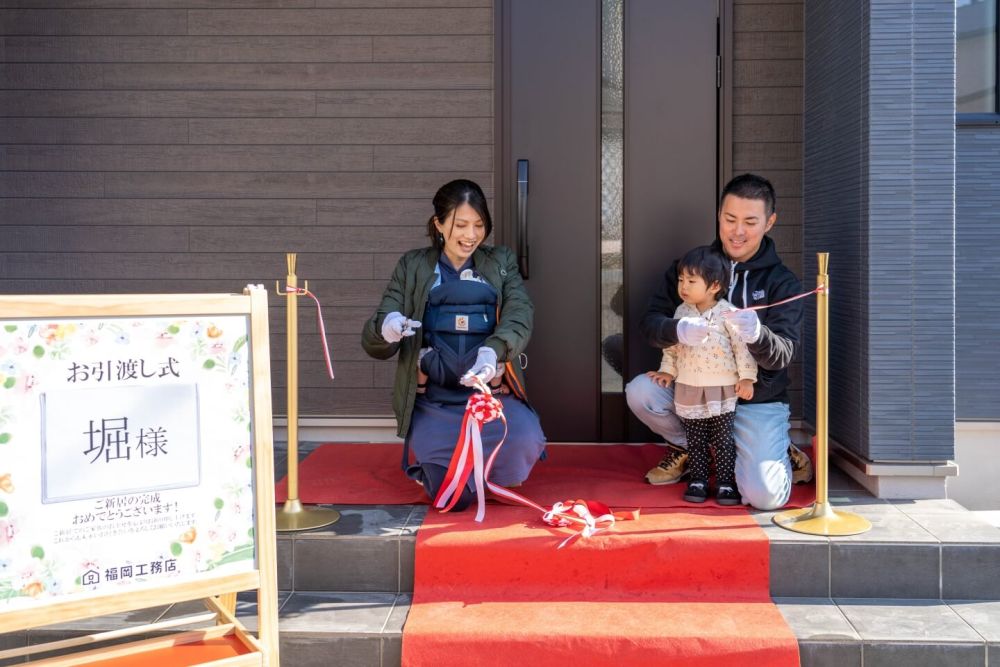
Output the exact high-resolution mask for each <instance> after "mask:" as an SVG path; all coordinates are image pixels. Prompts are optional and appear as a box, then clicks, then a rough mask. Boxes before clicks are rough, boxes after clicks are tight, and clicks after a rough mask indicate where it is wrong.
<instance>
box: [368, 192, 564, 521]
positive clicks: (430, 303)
mask: <svg viewBox="0 0 1000 667" xmlns="http://www.w3.org/2000/svg"><path fill="white" fill-rule="evenodd" d="M433 204H434V215H433V216H431V218H430V220H428V221H427V233H428V235H429V236H430V239H431V245H430V247H427V248H421V249H418V250H411V251H409V252H407V253H406V254H404V255H403V256H402V257H401V258H400V259H399V262H398V263H397V264H396V268H395V270H394V271H393V273H392V277H391V278H390V279H389V284H388V286H387V287H386V289H385V293H384V294H383V295H382V302H381V303H380V304H379V306H378V309H377V310H376V311H375V314H374V315H373V316H372V317H371V319H369V320H368V322H367V323H365V328H364V332H363V333H362V339H361V343H362V346H363V347H364V349H365V351H366V352H367V353H368V354H369V355H371V356H372V357H375V358H376V359H388V358H389V357H391V356H392V355H394V354H396V352H397V351H398V352H399V361H398V363H397V366H396V379H395V383H394V391H393V397H392V407H393V411H394V412H395V413H396V423H397V425H398V427H399V435H400V436H401V437H403V438H405V442H406V446H405V450H404V451H412V452H413V455H414V458H415V459H416V460H415V462H414V463H413V464H408V462H407V461H406V460H404V462H403V464H404V468H405V470H406V474H407V475H409V476H410V477H411V478H413V479H415V480H417V481H418V482H420V483H421V484H423V486H424V489H425V490H426V491H427V495H428V496H430V498H431V500H433V499H434V498H435V497H436V496H437V492H438V489H439V488H440V486H441V482H442V480H443V479H444V476H445V473H446V471H447V468H448V463H449V461H450V460H451V457H452V453H453V452H454V449H455V443H456V441H457V440H458V435H459V428H460V426H461V423H462V417H463V415H464V412H465V403H466V400H467V399H468V397H469V396H470V395H471V393H472V392H473V391H474V390H473V389H472V386H473V385H474V383H475V379H474V377H473V376H477V377H478V378H479V379H481V380H483V381H485V382H487V383H489V384H490V386H491V387H492V388H493V393H494V394H495V395H498V398H499V399H500V401H501V403H502V404H503V410H504V415H505V416H506V418H507V426H508V433H507V439H506V441H505V442H504V444H503V447H502V448H501V450H500V453H499V454H498V455H497V458H496V461H495V462H494V464H493V470H492V473H491V474H490V481H492V482H494V483H496V484H499V485H500V486H515V485H518V484H520V483H521V482H523V481H524V480H525V479H527V477H528V473H529V472H530V471H531V468H532V466H533V465H534V464H535V462H536V461H537V460H538V458H539V456H541V454H542V450H543V449H544V447H545V436H544V435H543V434H542V428H541V425H540V424H539V422H538V416H537V415H536V414H535V412H534V411H533V410H532V409H531V407H530V406H529V405H528V404H527V402H526V398H525V394H524V389H523V388H524V377H523V375H522V373H521V368H520V364H519V363H518V359H519V357H520V354H521V352H522V351H523V350H524V347H525V345H527V343H528V338H529V337H530V335H531V324H532V316H533V311H534V307H533V306H532V305H531V299H530V298H529V297H528V294H527V292H526V291H525V289H524V284H523V282H522V280H521V275H520V274H519V273H518V270H517V259H516V257H515V255H514V253H513V252H511V251H510V249H508V248H504V247H501V246H484V245H482V243H483V241H484V240H485V239H486V237H488V236H489V235H490V233H491V232H492V231H493V221H492V219H491V218H490V212H489V209H488V208H487V205H486V197H485V196H484V195H483V191H482V190H481V189H480V188H479V186H478V185H476V184H475V183H473V182H472V181H467V180H456V181H452V182H450V183H447V184H445V185H444V186H442V187H441V189H440V190H438V192H437V194H436V195H434V202H433ZM482 435H483V447H484V450H485V454H486V457H487V458H488V457H489V455H490V454H491V453H492V451H493V449H494V448H495V447H496V446H497V444H498V443H499V442H500V439H501V438H502V437H503V424H502V423H501V422H500V421H499V420H496V421H493V422H490V423H488V424H486V425H484V427H483V432H482ZM405 457H406V455H405V454H404V459H405ZM472 484H473V482H472V481H471V478H470V481H469V483H468V484H467V486H466V489H465V490H464V492H463V494H462V496H461V498H460V499H459V501H458V503H456V505H455V507H454V509H463V508H465V507H467V506H468V504H469V503H470V502H471V501H472V500H473V498H474V492H473V487H472Z"/></svg>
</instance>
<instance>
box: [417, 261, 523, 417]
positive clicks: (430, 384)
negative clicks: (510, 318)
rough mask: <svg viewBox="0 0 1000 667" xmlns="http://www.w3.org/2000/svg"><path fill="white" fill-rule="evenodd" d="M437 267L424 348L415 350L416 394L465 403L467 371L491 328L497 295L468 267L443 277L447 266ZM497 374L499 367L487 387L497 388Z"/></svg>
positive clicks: (468, 390) (429, 303)
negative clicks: (438, 278)
mask: <svg viewBox="0 0 1000 667" xmlns="http://www.w3.org/2000/svg"><path fill="white" fill-rule="evenodd" d="M442 268H443V270H442V276H441V282H440V283H439V284H437V285H436V286H435V287H434V288H433V289H431V293H430V297H429V299H428V301H427V309H426V311H425V312H424V320H423V330H424V343H425V345H426V346H425V347H424V348H423V349H422V350H421V351H420V365H419V372H418V389H417V391H418V392H420V393H424V394H425V395H426V397H427V398H428V399H430V400H433V401H437V402H440V403H462V404H464V403H465V401H466V400H467V399H468V398H469V395H470V394H471V393H472V391H473V389H471V386H472V385H471V382H470V378H468V377H465V375H466V371H467V370H468V369H469V368H472V367H473V365H474V364H475V362H476V358H477V356H478V355H479V354H480V352H479V349H480V348H481V347H482V346H483V343H484V342H485V341H486V339H487V338H489V336H490V335H491V334H492V333H493V330H494V329H495V328H496V324H497V293H496V290H495V289H493V287H492V286H491V285H489V284H488V283H487V282H485V281H484V280H482V279H481V278H479V277H478V276H477V275H476V273H475V271H474V270H473V269H471V268H466V269H463V270H462V271H461V273H459V274H458V275H457V276H448V275H446V274H447V273H448V272H449V269H450V267H442ZM456 273H457V272H456ZM456 277H457V278H458V279H457V280H456V279H455V278H456ZM502 373H503V366H499V367H498V368H497V375H496V377H494V378H493V380H492V383H491V388H494V389H496V388H499V387H500V379H501V374H502ZM463 379H464V382H463Z"/></svg>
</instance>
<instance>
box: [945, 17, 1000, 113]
mask: <svg viewBox="0 0 1000 667" xmlns="http://www.w3.org/2000/svg"><path fill="white" fill-rule="evenodd" d="M992 1H993V3H994V16H995V17H996V20H995V22H994V26H993V111H978V112H972V113H967V112H966V113H963V112H960V111H958V109H957V107H958V75H957V71H958V67H957V65H958V48H957V40H958V4H957V3H956V5H955V19H956V20H955V39H956V48H955V65H956V68H955V69H956V76H955V106H956V110H955V125H961V126H965V127H975V126H978V127H991V126H996V125H1000V0H992Z"/></svg>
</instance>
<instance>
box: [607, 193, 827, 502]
mask: <svg viewBox="0 0 1000 667" xmlns="http://www.w3.org/2000/svg"><path fill="white" fill-rule="evenodd" d="M774 205H775V196H774V188H773V187H772V185H771V183H770V182H769V181H768V180H767V179H766V178H762V177H760V176H756V175H753V174H744V175H742V176H737V177H736V178H734V179H733V180H731V181H730V182H729V183H728V184H727V185H726V187H725V188H723V190H722V195H721V197H720V198H719V228H718V239H716V241H715V243H714V244H713V247H715V248H716V249H717V250H720V251H721V252H723V253H724V254H725V256H726V257H727V258H728V259H729V275H730V281H729V293H728V294H726V295H725V297H726V299H727V300H728V301H729V302H730V303H732V304H733V305H734V306H736V307H737V308H746V307H749V306H759V305H765V304H771V303H776V302H778V301H781V300H783V299H787V298H788V297H791V296H795V295H797V294H800V293H801V292H802V286H801V284H800V283H799V280H798V278H796V277H795V275H794V274H793V273H792V272H791V271H790V270H789V269H788V268H787V267H786V266H785V265H784V264H783V263H782V262H781V259H780V258H779V257H778V254H777V252H776V250H775V246H774V241H773V240H771V238H770V237H768V236H767V232H768V231H770V229H771V227H773V226H774V223H775V220H777V214H776V213H775V209H774ZM680 303H681V300H680V297H679V296H678V294H677V263H676V262H674V263H673V265H672V266H671V267H670V269H669V270H668V271H667V272H666V275H665V276H664V282H663V284H662V285H661V286H660V288H659V290H658V291H657V292H656V294H654V295H653V297H652V299H650V302H649V307H648V308H647V310H646V314H645V315H644V316H643V318H642V321H641V322H640V324H639V329H640V331H641V332H642V334H643V336H645V337H646V339H647V340H648V341H649V344H650V345H652V346H653V347H656V348H664V347H669V346H670V345H673V344H675V343H678V342H680V343H683V344H685V345H700V344H701V343H702V342H703V341H704V339H705V338H706V334H707V331H708V326H709V323H708V322H706V321H705V320H704V319H703V318H700V317H685V318H681V319H679V320H677V319H674V311H675V310H676V309H677V306H678V305H680ZM802 308H803V306H802V301H792V302H791V303H787V304H783V305H780V306H774V307H771V308H766V309H764V310H761V311H753V310H741V311H738V312H736V313H734V314H733V315H732V316H731V321H732V322H733V324H734V325H735V329H736V331H737V332H738V335H739V336H740V338H741V340H743V342H745V343H746V344H747V348H748V349H749V350H750V353H751V355H753V358H754V360H755V361H756V362H757V365H758V379H757V382H756V384H754V395H753V398H752V399H750V400H749V401H745V400H742V399H741V400H740V401H739V404H738V405H737V406H736V421H735V426H734V431H735V433H734V435H735V438H736V483H737V486H738V487H739V491H740V493H741V495H742V500H743V503H744V504H749V505H752V506H754V507H756V508H758V509H763V510H768V509H776V508H778V507H781V506H783V505H784V504H785V503H786V502H788V497H789V495H790V494H791V491H792V483H793V482H807V481H809V480H811V479H812V462H810V461H809V458H808V457H807V456H806V455H805V454H804V453H803V452H801V451H800V450H798V449H797V448H795V447H794V446H792V444H791V440H790V439H789V437H788V430H789V421H788V418H789V408H788V382H789V380H788V370H787V369H788V366H789V365H790V364H791V362H792V359H793V358H794V357H795V354H796V351H797V350H798V347H799V345H800V340H801V335H802V312H803V311H802ZM758 313H760V315H758ZM625 396H626V400H627V401H628V405H629V408H630V409H631V410H632V412H633V413H635V415H636V416H637V417H638V418H639V419H640V420H641V421H642V422H643V423H644V424H646V425H647V426H648V427H649V428H650V429H652V430H653V431H654V432H655V433H657V434H658V435H660V436H662V437H663V438H664V439H666V441H667V453H666V455H665V456H664V457H663V460H662V461H660V463H659V464H658V465H657V466H656V467H655V468H653V469H652V470H650V471H649V472H648V473H647V474H646V480H647V481H648V482H649V483H650V484H673V483H675V482H678V481H680V480H681V478H683V477H684V476H685V475H687V470H686V465H687V458H688V455H687V452H686V451H685V448H686V439H685V436H684V427H683V426H682V425H681V422H680V420H679V419H678V418H677V415H675V414H674V411H673V403H674V397H673V386H670V387H661V386H659V385H657V384H656V383H655V382H654V381H653V380H652V379H651V378H649V377H647V376H646V375H645V374H640V375H638V376H636V377H635V378H633V379H632V381H631V382H629V383H628V385H627V386H626V387H625Z"/></svg>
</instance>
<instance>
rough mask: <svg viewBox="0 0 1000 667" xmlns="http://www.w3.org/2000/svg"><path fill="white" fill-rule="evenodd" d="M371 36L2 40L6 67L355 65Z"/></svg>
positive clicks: (364, 56) (367, 51) (369, 52)
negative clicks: (68, 64)
mask: <svg viewBox="0 0 1000 667" xmlns="http://www.w3.org/2000/svg"><path fill="white" fill-rule="evenodd" d="M373 43H374V42H373V38H372V37H344V36H340V37H337V36H322V37H317V36H290V37H289V36H241V35H236V36H231V37H219V36H215V35H213V36H209V37H191V36H187V35H164V36H156V35H145V36H142V37H135V36H129V35H103V36H101V37H90V36H60V37H58V38H53V37H30V36H10V37H5V38H4V45H3V48H4V54H5V60H6V61H7V62H42V63H45V62H78V63H259V62H263V63H277V62H290V63H303V62H306V63H309V62H318V63H341V62H343V63H351V62H371V61H372V60H373V57H372V56H373V53H374V51H373Z"/></svg>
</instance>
